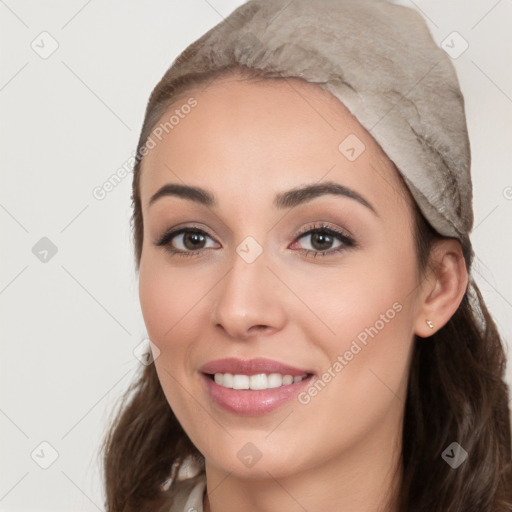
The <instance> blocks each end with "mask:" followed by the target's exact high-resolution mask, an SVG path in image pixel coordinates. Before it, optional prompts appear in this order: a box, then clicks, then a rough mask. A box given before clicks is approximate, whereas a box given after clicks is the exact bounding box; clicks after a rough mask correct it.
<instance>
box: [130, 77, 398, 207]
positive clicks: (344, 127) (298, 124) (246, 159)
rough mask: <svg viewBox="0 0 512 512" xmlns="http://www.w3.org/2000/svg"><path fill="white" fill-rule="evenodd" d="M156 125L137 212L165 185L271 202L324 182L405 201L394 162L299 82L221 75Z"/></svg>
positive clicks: (337, 106) (320, 93) (333, 103)
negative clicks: (242, 193) (293, 189)
mask: <svg viewBox="0 0 512 512" xmlns="http://www.w3.org/2000/svg"><path fill="white" fill-rule="evenodd" d="M190 105H194V106H193V107H191V106H190ZM155 126H156V129H157V130H158V131H157V132H156V133H157V136H155V135H153V134H154V133H155V129H153V132H152V135H151V138H152V139H153V142H154V147H153V148H152V149H151V150H150V151H149V152H148V153H147V155H146V156H145V157H144V158H143V161H142V165H141V173H142V174H141V181H140V187H141V190H140V192H141V199H142V206H143V210H146V209H147V207H148V202H149V198H150V197H151V195H152V194H154V193H155V192H156V191H157V190H158V189H159V188H160V187H161V186H163V185H164V184H166V183H169V182H174V183H180V182H183V183H186V184H188V185H198V186H202V187H204V188H208V189H210V190H213V191H215V195H216V196H223V195H224V196H226V200H228V199H231V200H233V199H235V198H236V196H239V195H240V191H245V192H248V191H250V192H251V195H257V194H259V195H261V196H264V195H267V194H269V193H270V192H272V197H273V195H274V192H275V191H278V190H281V189H287V188H291V187H293V186H297V185H300V184H304V183H311V182H315V181H319V180H322V179H324V178H327V179H328V180H330V181H337V182H339V183H341V184H343V185H346V186H349V187H352V188H359V189H360V190H361V189H364V190H366V191H367V192H368V193H369V194H370V195H377V196H378V195H380V196H384V198H385V197H386V195H388V196H389V195H394V196H396V195H398V196H399V197H402V196H406V195H407V191H406V190H405V187H404V186H403V183H402V182H401V180H400V178H399V176H398V173H397V171H396V169H395V168H394V165H393V164H392V162H391V161H390V160H389V159H388V158H387V157H386V155H385V154H384V152H383V151H382V150H381V148H380V147H379V146H378V144H377V143H376V142H375V140H374V139H373V138H372V137H371V135H370V134H369V133H368V132H367V131H366V130H365V129H364V128H363V127H362V126H361V125H360V123H359V122H358V121H357V119H356V118H355V117H353V116H352V115H351V114H350V112H349V111H348V110H347V108H346V107H345V106H344V105H343V104H342V103H341V102H340V101H338V100H337V98H335V97H334V96H333V95H332V94H330V93H329V92H328V91H326V90H324V89H322V88H321V87H319V86H318V85H315V84H311V83H308V82H305V81H303V80H300V79H296V78H292V79H286V80H285V79H271V80H264V79H262V80H257V81H254V80H250V81H247V80H243V79H241V78H240V77H238V76H236V75H229V76H226V77H222V78H218V79H216V80H215V81H213V82H212V83H210V84H209V85H208V86H207V87H206V88H203V89H201V88H194V89H191V90H189V91H187V92H186V93H185V94H181V95H180V97H179V98H178V100H177V101H175V102H174V103H173V105H172V106H170V107H169V109H168V110H167V112H166V113H165V114H164V115H163V116H162V118H161V119H160V121H159V122H158V123H157V124H156V125H155ZM151 145H153V144H151ZM405 199H407V197H405Z"/></svg>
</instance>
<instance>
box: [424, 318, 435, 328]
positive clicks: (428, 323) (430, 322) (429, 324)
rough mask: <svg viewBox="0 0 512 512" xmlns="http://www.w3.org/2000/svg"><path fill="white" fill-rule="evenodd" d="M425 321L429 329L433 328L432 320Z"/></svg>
mask: <svg viewBox="0 0 512 512" xmlns="http://www.w3.org/2000/svg"><path fill="white" fill-rule="evenodd" d="M426 323H427V325H428V326H429V327H430V328H431V329H433V328H434V324H433V323H432V320H427V321H426Z"/></svg>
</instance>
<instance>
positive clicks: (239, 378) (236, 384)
mask: <svg viewBox="0 0 512 512" xmlns="http://www.w3.org/2000/svg"><path fill="white" fill-rule="evenodd" d="M233 389H249V376H248V375H233Z"/></svg>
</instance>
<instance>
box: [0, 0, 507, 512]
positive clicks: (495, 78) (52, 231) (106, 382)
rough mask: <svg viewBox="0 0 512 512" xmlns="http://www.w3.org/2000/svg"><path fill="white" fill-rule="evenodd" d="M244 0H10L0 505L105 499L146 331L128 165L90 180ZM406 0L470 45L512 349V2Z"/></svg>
mask: <svg viewBox="0 0 512 512" xmlns="http://www.w3.org/2000/svg"><path fill="white" fill-rule="evenodd" d="M242 3H243V2H242V1H235V0H233V1H227V0H223V1H220V0H208V1H206V0H188V1H187V2H178V1H163V0H161V1H157V0H153V1H147V2H142V1H140V2H135V1H134V0H130V1H126V0H123V1H121V0H117V1H114V0H104V1H102V2H99V1H98V0H95V1H94V0H89V1H83V0H72V1H70V0H68V1H63V0H56V1H53V2H38V1H35V0H33V1H18V2H15V1H14V0H5V1H0V16H1V18H0V20H1V21H0V23H1V26H0V38H1V48H2V66H1V72H0V101H1V106H2V113H1V121H2V122H1V130H2V132H1V144H2V147H1V169H2V175H1V180H2V181H1V187H0V222H1V228H2V231H1V232H2V237H3V240H2V251H1V255H2V271H1V276H0V301H1V308H2V352H1V366H2V367H1V388H0V389H1V403H0V429H1V433H2V440H1V460H2V473H1V474H2V476H1V480H0V510H5V511H7V510H9V511H22V510H23V511H27V510H48V511H50V510H51V511H53V512H56V511H60V510H63V511H64V510H66V511H69V510H75V511H81V510H83V511H95V510H103V491H102V487H101V478H100V466H99V462H98V458H97V455H98V445H99V442H100V439H101V438H102V436H103V433H104V428H105V424H106V419H107V417H108V413H109V411H110V410H111V408H112V405H113V404H114V403H115V399H116V398H117V397H118V396H119V395H120V394H121V392H122V391H123V390H124V389H126V387H127V386H128V384H129V383H130V381H131V378H132V376H133V374H134V370H135V369H136V368H137V366H138V365H140V364H141V363H140V362H139V361H138V360H137V359H136V358H135V356H134V354H133V349H134V348H135V347H136V346H137V345H138V344H139V343H140V342H141V340H143V339H144V338H145V337H146V331H145V328H144V323H143V319H142V316H141V313H140V308H139V303H138V294H137V276H136V274H135V271H134V265H133V245H132V242H131V232H130V227H129V218H130V214H131V201H130V193H131V174H129V175H128V176H127V177H126V178H125V179H124V181H123V182H122V183H121V184H119V185H118V186H117V187H116V188H115V189H114V190H113V191H112V192H110V193H109V194H108V195H107V197H106V198H105V199H103V200H102V201H99V200H97V199H95V198H94V197H93V195H92V191H93V189H94V188H95V187H97V186H99V185H101V184H102V183H104V182H105V181H106V180H107V179H108V178H109V176H111V175H112V174H113V173H114V172H115V171H116V170H117V169H118V168H119V167H122V166H123V164H124V163H125V162H126V161H127V159H128V158H129V157H130V156H131V155H132V154H133V152H134V150H135V147H136V143H137V138H138V135H139V130H140V127H141V123H142V120H143V114H144V109H145V106H146V102H147V99H148V96H149V93H150V92H151V90H152V88H153V87H154V85H155V84H156V83H157V81H158V80H159V79H160V78H161V76H162V74H163V73H164V72H165V70H166V69H167V68H168V66H169V65H170V64H171V62H172V60H173V59H174V58H175V57H176V56H177V55H178V53H179V52H180V51H181V50H183V49H184V48H185V47H186V46H187V45H188V44H189V43H191V42H192V41H194V40H195V39H197V38H198V37H199V36H200V35H202V34H203V33H204V32H205V31H206V30H208V29H209V28H211V27H212V26H213V25H215V24H216V23H218V22H219V21H221V19H222V17H225V16H227V15H228V14H229V13H230V12H231V11H232V9H234V8H235V7H237V6H238V5H241V4H242ZM400 3H402V4H404V5H408V6H411V7H415V8H418V9H419V10H420V11H421V12H422V13H423V15H424V16H425V18H426V19H427V22H428V25H429V27H430V29H431V31H432V35H433V37H434V39H435V40H436V42H437V43H438V44H440V43H441V42H442V41H443V40H444V39H445V38H446V37H447V36H448V35H449V34H451V33H452V32H453V31H457V32H458V33H459V34H460V35H461V36H462V37H463V38H464V39H465V40H466V41H467V42H468V43H469V47H468V49H467V50H466V51H465V52H464V53H463V54H462V55H460V56H459V57H458V58H457V59H455V60H454V63H455V66H456V69H457V72H458V74H459V78H460V81H461V86H462V90H463V93H464V95H465V98H466V108H467V120H468V127H469V132H470V139H471V143H472V155H473V167H472V173H473V181H474V196H475V197H474V211H475V229H474V233H473V235H472V241H473V244H474V248H475V251H476V254H477V257H478V258H477V260H476V261H475V267H474V275H475V277H476V280H477V282H478V284H479V285H480V287H481V290H482V292H483V294H484V297H485V299H486V301H487V304H488V306H489V308H490V310H491V313H492V314H493V315H494V317H495V319H496V321H497V324H498V326H499V329H500V331H501V333H502V335H503V337H504V339H505V340H506V342H507V343H508V347H510V343H511V342H510V340H511V339H512V325H511V322H510V317H511V315H512V275H511V272H510V262H511V261H512V242H511V237H510V233H511V232H512V231H511V227H512V215H511V214H512V199H511V198H512V189H510V188H507V187H511V186H512V173H511V164H512V140H511V137H510V136H511V118H512V81H511V77H512V67H511V66H510V62H512V55H511V53H512V44H511V43H512V36H511V34H512V33H511V31H510V26H512V3H511V2H510V1H509V0H478V1H477V0H473V1H468V0H451V1H446V0H418V1H417V2H415V3H414V4H413V2H410V1H405V0H404V1H402V2H400ZM43 31H47V32H48V33H49V34H51V37H52V38H53V39H55V40H56V41H57V42H58V45H59V46H58V49H57V50H56V51H55V52H54V53H53V54H52V55H51V56H49V57H48V58H47V59H43V58H41V57H40V56H39V55H38V54H37V53H36V52H35V51H34V50H33V49H32V48H31V43H32V41H34V40H35V43H34V44H39V45H40V46H41V45H42V44H43V43H40V42H39V43H38V41H40V37H48V36H39V34H40V33H41V32H43ZM38 37H39V39H38ZM50 43H51V41H50V39H46V42H45V43H44V44H45V48H46V49H48V48H50V46H49V45H50ZM507 191H508V195H507ZM507 196H508V199H507ZM42 237H47V238H49V239H50V240H51V241H52V242H53V244H55V246H56V247H57V253H56V254H55V255H54V256H53V257H52V258H51V259H49V261H48V262H46V263H43V262H41V261H40V260H39V259H38V258H36V256H35V255H34V254H33V252H32V247H33V246H34V245H35V244H36V243H37V242H38V241H39V240H40V239H41V238H42ZM507 379H508V382H509V383H512V369H511V365H509V367H508V374H507ZM43 441H45V442H47V443H50V445H51V446H52V447H53V448H54V449H55V450H56V451H57V452H58V458H57V459H56V461H55V462H54V463H53V464H52V465H51V466H50V467H49V468H48V469H46V470H45V469H42V468H41V467H39V465H38V464H36V462H34V460H33V459H32V458H31V453H32V452H33V450H34V449H36V448H37V450H36V454H39V459H38V460H39V461H41V462H44V459H45V458H46V460H47V461H49V459H48V457H49V456H51V449H50V448H48V447H46V448H45V446H43V447H42V448H41V447H40V446H39V445H40V443H41V442H43ZM41 449H42V450H43V451H41ZM43 454H44V455H43Z"/></svg>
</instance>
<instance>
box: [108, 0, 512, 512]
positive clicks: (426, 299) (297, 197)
mask: <svg viewBox="0 0 512 512" xmlns="http://www.w3.org/2000/svg"><path fill="white" fill-rule="evenodd" d="M137 156H138V158H137V163H136V166H135V169H134V178H133V197H132V198H133V207H134V211H133V227H134V240H135V262H136V267H137V269H138V271H139V295H140V301H141V308H142V312H143V316H144V321H145V324H146V328H147V331H148V335H149V338H150V339H151V341H152V344H151V348H152V350H153V357H154V364H151V365H148V366H146V367H144V369H143V371H142V373H141V375H140V378H139V380H138V381H137V382H135V383H134V384H133V386H132V388H131V389H130V390H129V391H128V392H127V394H126V397H125V401H124V402H123V403H122V404H121V407H120V410H119V414H118V416H117V418H116V421H115V423H114V425H112V428H111V431H110V432H109V435H108V436H107V438H106V439H105V482H106V494H107V502H106V507H107V510H108V511H109V512H114V511H121V510H123V511H128V510H129V511H131V510H137V511H144V510H147V511H150V510H151V511H156V510H159V511H160V510H161V511H164V510H165V511H172V512H178V511H180V512H181V511H192V510H197V511H201V510H202V511H205V512H207V511H210V512H229V511H232V510H261V511H263V510H264V511H274V510H287V511H295V510H297V511H299V510H308V511H310V512H312V511H319V510H361V511H362V510H364V511H389V512H397V511H410V510H415V511H429V512H431V511H443V512H444V511H448V510H450V511H459V510H460V511H462V510H464V511H468V510H474V511H477V510H478V511H489V512H490V511H492V512H497V511H510V510H512V461H511V436H510V410H509V406H508V400H509V398H508V389H507V386H506V384H505V381H504V378H503V377H504V366H505V357H504V352H503V347H502V343H501V340H500V338H499V335H498V332H497V329H496V327H495V324H494V322H493V320H492V318H491V317H490V315H489V313H488V311H487V309H486V307H485V304H484V302H483V300H482V297H481V295H480V293H479V291H478V288H477V287H476V285H475V283H474V282H473V281H472V279H471V275H470V270H471V263H472V259H473V250H472V248H471V242H470V238H469V233H470V231H471V228H472V224H473V214H472V206H471V199H472V189H471V178H470V172H469V167H470V153H469V142H468V137H467V130H466V123H465V114H464V102H463V98H462V94H461V92H460V89H459V85H458V81H457V77H456V75H455V72H454V69H453V66H452V64H451V62H450V59H449V57H448V56H447V55H446V54H444V52H443V51H442V50H441V49H439V48H438V47H437V46H436V45H435V43H434V42H433V40H432V38H431V36H430V34H429V32H428V29H427V27H426V25H425V23H424V21H423V20H422V18H421V17H420V16H419V15H418V14H417V13H416V12H415V11H413V10H410V9H408V8H405V7H399V6H396V5H392V4H388V3H385V2H380V1H373V0H364V1H362V0H357V1H355V0H337V1H334V0H331V1H328V0H323V1H315V2H312V1H311V0H295V1H294V2H291V3H290V2H285V1H275V0H274V1H268V0H251V1H249V2H247V3H246V4H244V5H242V6H241V7H239V8H238V9H236V10H235V11H234V12H233V13H232V14H231V15H230V16H229V17H228V18H226V19H225V20H224V21H223V22H221V23H219V24H218V25H217V26H215V27H214V28H213V29H211V30H210V31H208V32H207V33H206V34H205V35H204V36H202V37H201V38H200V39H199V40H198V41H196V42H195V43H193V44H192V45H191V46H189V47H188V48H187V49H186V50H185V51H184V52H183V53H182V54H181V55H180V56H179V57H178V58H177V59H176V61H175V62H174V63H173V65H172V66H171V68H170V69H169V70H168V71H167V73H166V74H165V75H164V77H163V78H162V80H161V81H160V82H159V84H157V86H156V87H155V89H154V91H153V93H152V94H151V97H150V100H149V103H148V106H147V110H146V116H145V119H144V123H143V127H142V131H141V136H140V140H139V145H138V151H137Z"/></svg>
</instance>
